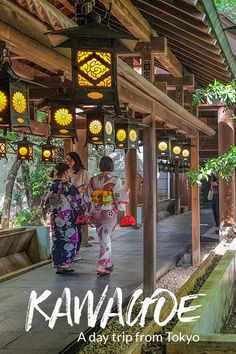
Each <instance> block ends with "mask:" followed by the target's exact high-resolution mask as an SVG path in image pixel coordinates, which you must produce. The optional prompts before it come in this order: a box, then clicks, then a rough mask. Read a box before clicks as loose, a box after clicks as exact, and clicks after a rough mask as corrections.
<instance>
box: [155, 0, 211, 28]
mask: <svg viewBox="0 0 236 354" xmlns="http://www.w3.org/2000/svg"><path fill="white" fill-rule="evenodd" d="M150 4H151V3H150ZM181 5H182V6H181ZM185 5H186V6H185ZM155 6H156V8H158V9H159V10H160V11H162V13H163V14H167V15H171V16H172V17H174V18H177V19H179V20H181V21H182V22H184V23H186V24H188V25H190V26H192V27H193V28H195V29H197V30H198V31H199V30H201V31H202V32H205V33H208V34H209V33H211V30H212V29H211V27H210V26H209V24H208V23H207V21H204V18H205V14H204V13H201V12H196V11H195V9H196V8H195V6H194V4H188V3H187V4H186V2H185V3H181V2H178V3H177V4H176V2H174V1H173V0H159V1H158V2H157V3H155ZM187 6H189V7H191V10H190V9H189V11H187ZM184 7H185V8H184Z"/></svg>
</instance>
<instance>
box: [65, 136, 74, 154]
mask: <svg viewBox="0 0 236 354" xmlns="http://www.w3.org/2000/svg"><path fill="white" fill-rule="evenodd" d="M71 151H73V143H72V139H64V157H66V155H67V154H68V152H71Z"/></svg>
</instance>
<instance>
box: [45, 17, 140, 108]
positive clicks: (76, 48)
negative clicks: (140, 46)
mask: <svg viewBox="0 0 236 354" xmlns="http://www.w3.org/2000/svg"><path fill="white" fill-rule="evenodd" d="M78 17H79V16H78ZM47 35H48V36H49V39H50V40H51V42H52V43H53V44H54V46H56V47H63V48H71V51H72V55H71V58H72V63H71V64H72V81H73V86H72V92H73V94H72V97H73V99H74V103H76V104H77V105H78V104H80V105H100V106H101V105H113V106H114V107H115V110H116V111H117V113H118V111H119V101H118V94H117V57H116V54H117V53H122V52H130V50H129V49H128V46H127V45H126V44H125V40H126V43H127V42H131V40H132V41H133V42H135V44H136V39H135V37H133V36H132V35H130V34H128V33H125V32H122V33H121V32H117V31H115V30H113V29H111V28H109V26H107V25H105V24H102V23H101V17H100V15H98V14H96V13H94V12H91V13H90V14H88V15H87V18H86V24H85V25H81V26H79V27H78V26H77V27H72V28H67V29H63V30H58V31H51V32H49V33H47ZM56 36H57V37H56ZM62 36H63V42H61V39H62ZM55 38H56V39H57V38H58V43H57V45H55ZM134 40H135V41H134ZM59 41H60V43H59ZM127 44H128V43H127ZM129 44H131V43H129Z"/></svg>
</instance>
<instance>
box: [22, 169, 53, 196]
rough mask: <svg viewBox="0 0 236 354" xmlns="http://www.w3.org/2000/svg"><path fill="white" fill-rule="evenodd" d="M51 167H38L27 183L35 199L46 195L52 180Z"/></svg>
mask: <svg viewBox="0 0 236 354" xmlns="http://www.w3.org/2000/svg"><path fill="white" fill-rule="evenodd" d="M50 170H51V167H49V166H37V168H36V169H35V170H34V171H33V172H32V173H31V174H30V179H29V180H28V181H27V188H29V189H31V190H32V195H33V197H40V196H42V195H44V194H45V191H46V189H47V187H48V183H49V181H50V180H51V178H50V176H49V171H50Z"/></svg>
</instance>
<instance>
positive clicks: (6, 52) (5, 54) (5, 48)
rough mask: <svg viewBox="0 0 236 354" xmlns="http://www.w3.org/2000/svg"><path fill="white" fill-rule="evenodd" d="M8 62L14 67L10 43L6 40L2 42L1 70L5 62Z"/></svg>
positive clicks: (0, 43) (0, 44)
mask: <svg viewBox="0 0 236 354" xmlns="http://www.w3.org/2000/svg"><path fill="white" fill-rule="evenodd" d="M6 62H8V63H9V66H10V67H12V60H11V57H10V44H8V43H6V42H0V70H1V69H2V66H3V64H4V63H6Z"/></svg>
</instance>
